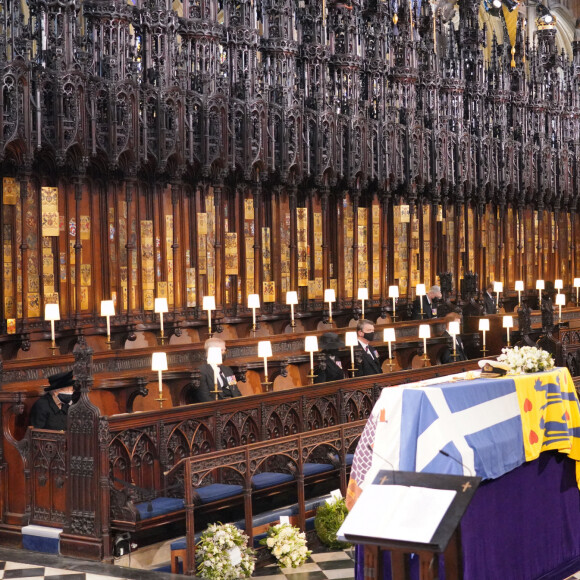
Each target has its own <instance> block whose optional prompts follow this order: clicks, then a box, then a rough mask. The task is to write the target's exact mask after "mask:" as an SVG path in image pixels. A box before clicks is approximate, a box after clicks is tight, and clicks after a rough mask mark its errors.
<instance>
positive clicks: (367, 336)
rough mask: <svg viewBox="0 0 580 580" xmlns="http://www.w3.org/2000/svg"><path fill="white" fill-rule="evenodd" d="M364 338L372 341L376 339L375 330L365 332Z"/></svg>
mask: <svg viewBox="0 0 580 580" xmlns="http://www.w3.org/2000/svg"><path fill="white" fill-rule="evenodd" d="M363 338H364V339H365V340H368V341H369V342H370V341H371V340H374V338H375V333H374V332H365V333H364V334H363Z"/></svg>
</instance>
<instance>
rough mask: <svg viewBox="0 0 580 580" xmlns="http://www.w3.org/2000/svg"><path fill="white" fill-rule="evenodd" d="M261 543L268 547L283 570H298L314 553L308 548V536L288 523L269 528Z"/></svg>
mask: <svg viewBox="0 0 580 580" xmlns="http://www.w3.org/2000/svg"><path fill="white" fill-rule="evenodd" d="M260 543H261V544H264V545H266V546H267V547H268V549H269V550H270V552H271V553H272V555H273V556H274V557H275V558H276V560H277V561H278V564H279V565H280V566H281V567H282V568H296V567H297V566H300V565H301V564H304V562H306V560H308V558H309V556H310V554H311V553H312V552H311V551H310V550H309V549H308V548H307V546H306V534H305V533H304V532H301V531H300V530H299V529H298V528H296V527H294V526H292V525H290V524H287V523H283V524H276V525H275V526H272V527H271V528H269V529H268V534H267V537H266V538H264V539H262V540H260Z"/></svg>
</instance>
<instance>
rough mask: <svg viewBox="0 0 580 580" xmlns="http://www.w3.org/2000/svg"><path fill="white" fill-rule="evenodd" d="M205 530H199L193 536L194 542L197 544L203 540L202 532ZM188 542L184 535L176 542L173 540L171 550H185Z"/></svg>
mask: <svg viewBox="0 0 580 580" xmlns="http://www.w3.org/2000/svg"><path fill="white" fill-rule="evenodd" d="M202 533H203V532H197V533H196V534H195V536H194V537H193V543H194V544H197V543H199V541H200V540H201V534H202ZM186 543H187V538H186V537H185V536H184V537H183V538H178V539H177V540H175V541H174V542H171V550H185V546H186Z"/></svg>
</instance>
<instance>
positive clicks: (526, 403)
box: [524, 399, 533, 413]
mask: <svg viewBox="0 0 580 580" xmlns="http://www.w3.org/2000/svg"><path fill="white" fill-rule="evenodd" d="M532 406H533V405H532V401H530V399H526V400H525V401H524V411H525V412H526V413H529V412H530V411H531V410H532Z"/></svg>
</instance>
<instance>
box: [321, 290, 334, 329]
mask: <svg viewBox="0 0 580 580" xmlns="http://www.w3.org/2000/svg"><path fill="white" fill-rule="evenodd" d="M324 301H325V302H328V322H329V324H332V303H333V302H336V294H335V293H334V288H327V289H326V290H325V291H324Z"/></svg>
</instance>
